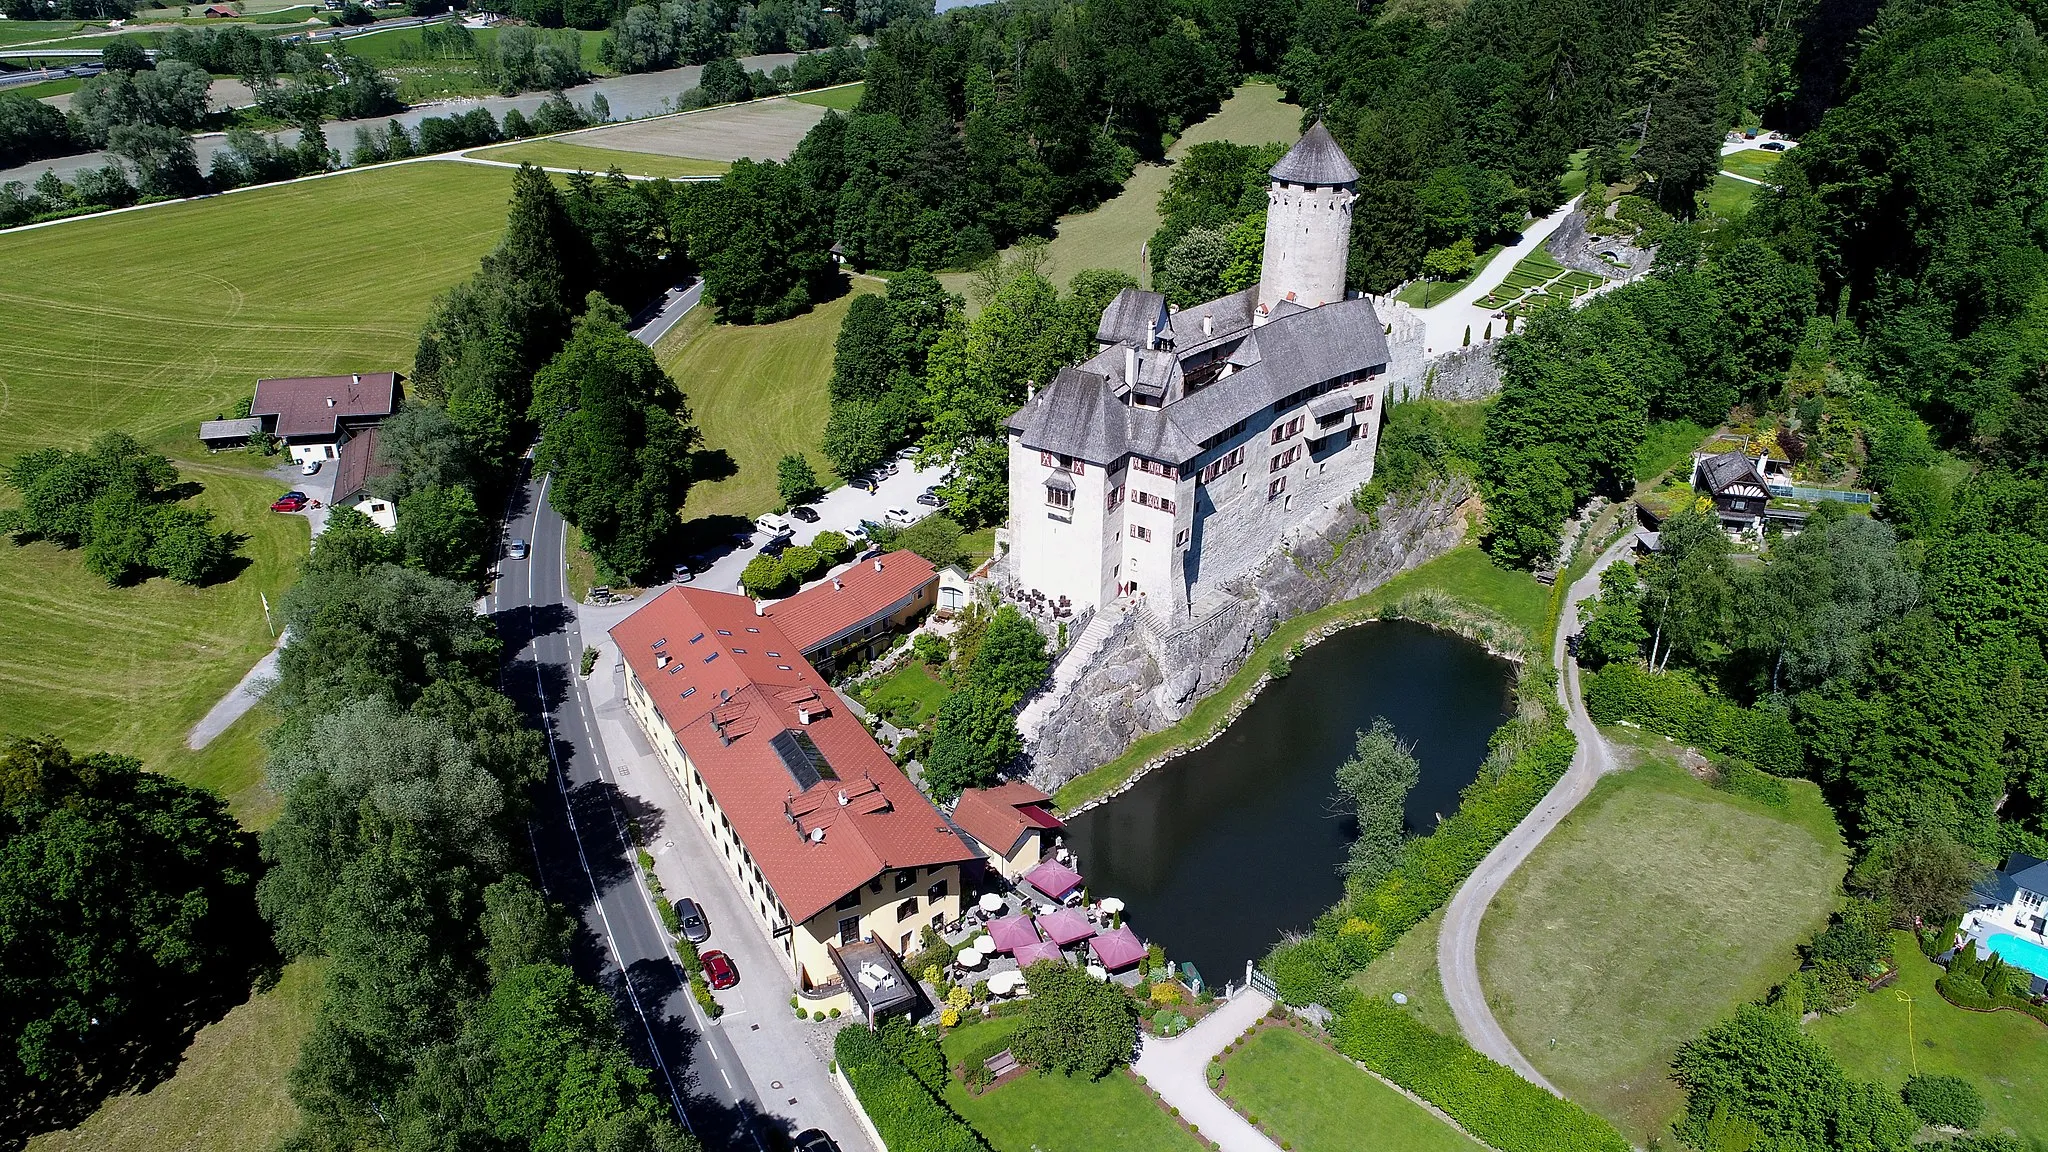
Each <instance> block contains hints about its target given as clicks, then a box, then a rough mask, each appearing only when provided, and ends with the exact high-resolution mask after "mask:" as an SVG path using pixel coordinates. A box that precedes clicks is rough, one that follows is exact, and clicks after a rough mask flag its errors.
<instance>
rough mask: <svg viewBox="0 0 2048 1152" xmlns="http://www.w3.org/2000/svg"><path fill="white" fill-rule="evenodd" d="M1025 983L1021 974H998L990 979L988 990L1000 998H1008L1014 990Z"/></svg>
mask: <svg viewBox="0 0 2048 1152" xmlns="http://www.w3.org/2000/svg"><path fill="white" fill-rule="evenodd" d="M1023 982H1024V975H1023V973H1021V972H998V973H996V974H995V975H993V976H991V977H989V978H988V990H989V991H991V992H993V993H995V994H996V995H998V996H1008V995H1009V994H1010V992H1011V990H1012V989H1014V988H1016V987H1017V986H1018V985H1020V984H1022V983H1023Z"/></svg>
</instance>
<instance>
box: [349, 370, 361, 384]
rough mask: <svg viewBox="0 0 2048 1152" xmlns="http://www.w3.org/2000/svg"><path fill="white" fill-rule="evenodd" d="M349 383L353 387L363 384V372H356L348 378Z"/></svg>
mask: <svg viewBox="0 0 2048 1152" xmlns="http://www.w3.org/2000/svg"><path fill="white" fill-rule="evenodd" d="M349 383H350V384H351V385H352V386H354V387H357V388H361V387H362V386H363V374H362V373H361V372H358V373H356V374H355V375H354V376H353V377H351V378H350V381H349Z"/></svg>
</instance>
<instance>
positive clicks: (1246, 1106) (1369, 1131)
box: [1223, 1028, 1485, 1152]
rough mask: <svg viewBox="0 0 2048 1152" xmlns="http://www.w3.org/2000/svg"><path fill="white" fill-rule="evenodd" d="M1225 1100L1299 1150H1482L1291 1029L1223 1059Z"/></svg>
mask: <svg viewBox="0 0 2048 1152" xmlns="http://www.w3.org/2000/svg"><path fill="white" fill-rule="evenodd" d="M1223 1075H1224V1083H1223V1096H1224V1098H1225V1099H1227V1100H1228V1101H1229V1102H1230V1105H1231V1107H1233V1108H1236V1109H1237V1111H1238V1112H1239V1113H1240V1114H1242V1115H1244V1116H1246V1117H1248V1118H1250V1117H1256V1118H1257V1119H1256V1121H1255V1122H1256V1123H1257V1124H1258V1125H1259V1126H1260V1127H1261V1128H1262V1129H1264V1130H1265V1132H1266V1134H1267V1135H1268V1136H1270V1137H1272V1138H1273V1140H1274V1141H1275V1142H1279V1141H1285V1142H1286V1143H1287V1144H1288V1145H1290V1146H1292V1147H1295V1148H1299V1149H1301V1150H1302V1152H1483V1150H1484V1149H1485V1145H1483V1144H1480V1143H1478V1142H1476V1141H1474V1140H1472V1139H1470V1138H1469V1137H1467V1136H1466V1135H1465V1134H1464V1133H1462V1132H1460V1131H1458V1130H1457V1129H1456V1128H1453V1127H1451V1126H1450V1125H1449V1124H1448V1123H1445V1122H1444V1121H1443V1120H1441V1119H1439V1118H1438V1117H1437V1116H1435V1115H1434V1114H1433V1113H1431V1112H1430V1111H1429V1110H1428V1109H1426V1108H1424V1107H1423V1106H1422V1105H1420V1104H1417V1103H1415V1102H1414V1101H1413V1100H1410V1099H1409V1098H1408V1097H1406V1096H1404V1095H1402V1094H1401V1093H1400V1092H1399V1091H1397V1090H1395V1089H1393V1088H1389V1087H1387V1086H1386V1085H1385V1084H1383V1083H1381V1082H1380V1080H1379V1079H1378V1078H1377V1077H1375V1076H1374V1075H1373V1074H1372V1073H1370V1072H1367V1071H1366V1070H1364V1069H1363V1068H1360V1067H1359V1066H1358V1065H1356V1064H1353V1063H1352V1062H1351V1061H1349V1060H1346V1059H1345V1058H1344V1057H1343V1056H1341V1055H1339V1054H1337V1053H1336V1052H1333V1051H1331V1050H1330V1049H1329V1048H1326V1047H1324V1046H1323V1045H1321V1044H1318V1043H1317V1042H1315V1041H1314V1040H1311V1039H1309V1038H1308V1037H1306V1036H1303V1035H1302V1034H1300V1033H1299V1032H1296V1031H1295V1030H1293V1029H1292V1028H1263V1029H1260V1030H1259V1032H1258V1033H1257V1034H1256V1035H1254V1036H1253V1037H1252V1038H1251V1040H1250V1041H1249V1042H1248V1043H1246V1044H1245V1045H1244V1046H1243V1047H1242V1048H1240V1049H1238V1050H1237V1052H1235V1053H1233V1054H1232V1055H1230V1056H1227V1057H1225V1058H1224V1060H1223Z"/></svg>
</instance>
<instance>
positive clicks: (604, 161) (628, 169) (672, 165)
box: [466, 140, 732, 179]
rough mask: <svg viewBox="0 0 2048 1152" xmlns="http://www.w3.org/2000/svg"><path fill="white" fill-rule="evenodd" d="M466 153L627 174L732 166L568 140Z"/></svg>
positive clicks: (714, 172)
mask: <svg viewBox="0 0 2048 1152" xmlns="http://www.w3.org/2000/svg"><path fill="white" fill-rule="evenodd" d="M466 155H470V156H475V157H477V158H479V159H482V160H503V161H505V162H506V163H508V164H538V165H540V166H541V167H543V168H571V169H576V170H579V171H583V172H599V173H603V172H609V171H611V170H612V169H614V168H617V169H618V170H619V171H621V172H624V173H625V174H626V175H628V176H667V177H669V178H671V179H674V178H676V177H681V176H718V175H721V174H723V173H724V172H725V170H726V169H728V168H730V167H732V165H731V164H728V163H726V162H725V161H723V160H696V159H692V158H690V157H688V156H658V155H655V154H654V153H651V152H627V151H625V150H623V149H619V148H593V147H590V146H589V145H587V144H575V143H571V142H570V141H568V140H524V141H521V142H519V143H517V144H500V145H497V146H495V147H491V148H479V149H476V150H474V151H472V152H469V153H466Z"/></svg>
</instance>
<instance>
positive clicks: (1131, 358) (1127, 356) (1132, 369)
mask: <svg viewBox="0 0 2048 1152" xmlns="http://www.w3.org/2000/svg"><path fill="white" fill-rule="evenodd" d="M1124 385H1125V386H1126V387H1129V388H1136V387H1137V386H1138V348H1137V345H1135V344H1126V345H1124Z"/></svg>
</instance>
